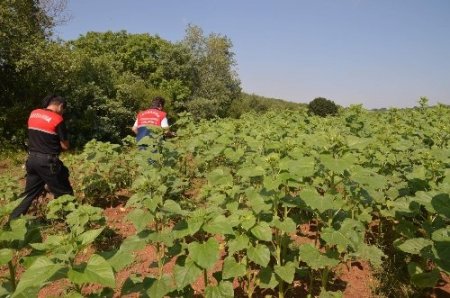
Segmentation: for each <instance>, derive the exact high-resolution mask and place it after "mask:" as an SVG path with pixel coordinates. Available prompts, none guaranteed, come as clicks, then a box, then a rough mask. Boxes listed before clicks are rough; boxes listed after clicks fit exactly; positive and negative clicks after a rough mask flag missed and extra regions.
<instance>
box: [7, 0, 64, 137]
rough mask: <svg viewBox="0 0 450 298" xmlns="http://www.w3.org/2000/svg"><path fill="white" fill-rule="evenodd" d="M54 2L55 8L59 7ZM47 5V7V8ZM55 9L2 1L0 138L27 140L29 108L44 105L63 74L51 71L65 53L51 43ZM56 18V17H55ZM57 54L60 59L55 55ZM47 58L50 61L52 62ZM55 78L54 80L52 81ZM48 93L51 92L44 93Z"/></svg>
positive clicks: (22, 1)
mask: <svg viewBox="0 0 450 298" xmlns="http://www.w3.org/2000/svg"><path fill="white" fill-rule="evenodd" d="M58 3H59V2H58V1H54V5H56V4H58ZM43 4H45V5H43ZM52 8H54V6H53V4H52V3H50V2H49V1H30V0H4V1H1V2H0V115H2V116H1V118H0V138H2V139H7V140H16V141H17V142H20V140H22V139H23V137H24V129H20V127H23V126H24V122H25V118H26V115H27V113H28V112H29V111H28V108H29V107H31V106H34V105H36V104H38V103H40V100H41V99H42V97H43V96H44V95H45V93H46V92H48V90H51V89H52V87H53V86H52V85H50V86H49V85H48V83H50V82H57V81H58V78H60V77H61V73H60V72H59V73H58V74H57V75H56V76H53V77H52V74H54V73H49V71H50V72H51V70H52V69H54V67H57V64H58V63H59V61H58V58H59V57H60V56H64V55H65V52H60V51H58V50H55V48H57V47H59V45H58V44H57V43H54V42H50V41H49V40H50V37H51V35H52V28H53V26H54V24H55V21H54V19H53V17H52V16H50V15H48V14H47V10H46V9H48V10H50V9H52ZM55 16H56V15H55ZM53 54H56V56H53ZM47 58H50V59H49V60H48V59H47ZM49 77H51V79H50V78H49ZM44 90H47V91H44Z"/></svg>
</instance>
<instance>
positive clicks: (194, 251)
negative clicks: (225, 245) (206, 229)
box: [188, 238, 220, 269]
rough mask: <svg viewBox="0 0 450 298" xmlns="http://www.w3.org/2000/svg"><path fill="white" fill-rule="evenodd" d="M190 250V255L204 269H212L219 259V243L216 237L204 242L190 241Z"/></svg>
mask: <svg viewBox="0 0 450 298" xmlns="http://www.w3.org/2000/svg"><path fill="white" fill-rule="evenodd" d="M188 250H189V257H190V258H192V260H194V261H195V263H197V265H199V266H200V267H202V268H203V269H210V268H211V267H213V266H214V264H215V263H216V262H217V261H218V260H219V252H220V251H219V243H218V242H217V240H216V239H214V238H209V239H208V241H206V242H204V243H198V242H192V243H189V245H188Z"/></svg>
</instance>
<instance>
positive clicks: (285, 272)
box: [274, 262, 296, 284]
mask: <svg viewBox="0 0 450 298" xmlns="http://www.w3.org/2000/svg"><path fill="white" fill-rule="evenodd" d="M295 267H296V266H295V264H294V263H293V262H287V263H286V264H284V265H283V266H280V265H275V266H274V270H275V273H276V274H277V275H278V276H279V277H280V278H281V279H282V280H284V281H285V282H287V283H288V284H291V283H292V282H293V281H294V275H295Z"/></svg>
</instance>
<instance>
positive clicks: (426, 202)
mask: <svg viewBox="0 0 450 298" xmlns="http://www.w3.org/2000/svg"><path fill="white" fill-rule="evenodd" d="M434 195H435V194H434V192H425V191H418V192H416V194H415V196H414V197H409V199H410V200H411V201H412V202H416V203H418V204H420V205H422V206H424V207H425V209H427V211H428V212H431V213H436V210H435V209H434V207H433V205H432V204H431V201H432V200H433V196H434Z"/></svg>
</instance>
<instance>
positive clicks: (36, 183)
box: [10, 95, 73, 220]
mask: <svg viewBox="0 0 450 298" xmlns="http://www.w3.org/2000/svg"><path fill="white" fill-rule="evenodd" d="M43 106H44V108H43V109H36V110H33V111H32V112H31V114H30V117H29V118H28V151H29V152H28V159H27V161H26V164H25V167H26V171H27V178H26V185H25V191H24V192H23V194H22V195H21V196H24V198H23V200H22V202H20V204H19V206H17V207H16V208H15V209H14V210H13V212H12V213H11V215H10V220H11V219H15V218H17V217H19V216H20V215H21V214H25V213H26V212H27V210H28V208H30V206H31V203H32V202H33V200H34V199H35V198H36V197H38V196H39V195H40V194H41V193H42V192H43V191H44V187H45V185H47V186H48V189H49V191H50V192H51V193H53V194H54V197H55V198H57V197H59V196H62V195H64V194H70V195H73V189H72V186H71V185H70V182H69V170H68V169H67V167H65V166H64V164H63V163H62V161H61V160H60V159H59V154H60V152H61V151H62V150H67V149H69V141H68V138H67V130H66V126H65V123H64V119H63V117H62V115H63V112H64V109H65V107H66V101H65V99H64V98H62V97H61V96H59V95H50V96H47V97H46V98H45V99H44V103H43Z"/></svg>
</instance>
